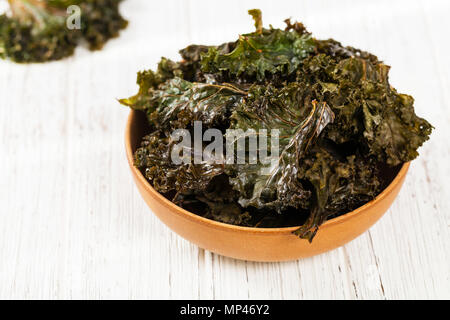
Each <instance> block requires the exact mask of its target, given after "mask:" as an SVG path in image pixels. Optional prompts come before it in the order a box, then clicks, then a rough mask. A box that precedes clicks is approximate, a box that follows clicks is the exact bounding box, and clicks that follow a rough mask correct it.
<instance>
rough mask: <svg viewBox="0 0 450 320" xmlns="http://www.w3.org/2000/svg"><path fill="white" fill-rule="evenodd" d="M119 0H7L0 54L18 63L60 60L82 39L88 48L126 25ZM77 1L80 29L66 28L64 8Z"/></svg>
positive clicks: (97, 46) (0, 17) (99, 44)
mask: <svg viewBox="0 0 450 320" xmlns="http://www.w3.org/2000/svg"><path fill="white" fill-rule="evenodd" d="M120 1H121V0H45V1H39V0H8V2H9V4H10V8H11V12H10V14H3V15H0V58H4V59H6V58H7V59H10V60H13V61H15V62H19V63H27V62H46V61H52V60H60V59H63V58H65V57H68V56H70V55H72V54H73V52H74V50H75V48H76V47H77V46H78V44H79V43H80V42H81V41H82V40H86V41H87V42H88V43H89V47H90V49H91V50H94V49H100V48H101V47H102V46H103V44H104V43H105V42H106V41H107V40H109V39H110V38H112V37H115V36H117V35H118V32H119V31H120V30H121V29H123V28H125V27H126V25H127V22H126V20H124V19H123V18H122V17H121V16H120V13H119V9H118V5H119V3H120ZM70 5H78V6H79V7H80V10H81V26H80V27H81V29H80V30H77V29H73V30H69V28H68V27H67V25H66V19H67V18H68V15H67V12H66V8H67V7H69V6H70Z"/></svg>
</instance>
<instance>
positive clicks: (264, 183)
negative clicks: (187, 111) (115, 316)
mask: <svg viewBox="0 0 450 320" xmlns="http://www.w3.org/2000/svg"><path fill="white" fill-rule="evenodd" d="M333 120H334V114H333V112H332V111H331V109H330V108H329V107H328V105H327V104H326V103H325V102H323V103H319V102H317V101H315V100H313V101H307V100H305V90H304V88H303V87H302V86H301V85H299V84H297V83H290V84H289V85H288V86H287V87H286V88H283V89H275V88H271V87H268V88H262V87H258V88H256V89H253V90H251V91H250V92H249V96H248V99H247V101H246V102H245V103H243V104H241V105H239V106H238V108H236V110H235V111H234V112H233V115H232V124H231V127H230V128H231V129H241V132H242V134H243V136H237V138H236V139H241V138H243V137H248V138H250V137H251V136H252V135H253V136H254V137H255V138H256V136H257V135H258V134H260V133H261V129H266V130H267V132H268V133H269V130H272V129H277V130H279V155H278V157H277V158H276V159H273V155H271V156H272V159H270V158H268V159H266V160H264V159H261V158H260V159H259V162H258V163H256V164H251V163H246V164H243V165H239V164H237V165H235V166H233V167H232V168H228V173H229V175H230V181H231V184H232V185H233V186H234V188H235V190H237V191H239V193H240V194H241V198H240V200H239V203H240V204H241V205H242V206H243V207H248V206H253V207H256V208H258V209H272V210H276V211H277V212H278V213H281V212H282V211H283V210H285V209H287V208H289V207H294V208H307V207H308V206H309V197H310V192H309V191H308V190H307V189H306V188H305V186H304V185H303V184H302V183H301V181H300V180H299V179H298V178H297V173H298V172H299V170H300V166H301V163H302V162H301V159H302V158H303V157H304V155H305V153H306V152H307V150H308V148H309V147H311V146H312V145H314V143H315V141H316V139H317V138H318V136H319V135H320V133H321V132H322V131H323V129H324V128H325V127H326V126H327V125H328V124H329V123H332V122H333ZM249 129H253V131H251V130H249ZM269 134H273V132H270V133H269ZM227 143H228V141H227ZM266 145H267V146H269V145H270V144H269V143H267V144H266ZM258 148H260V149H259V150H258V152H259V154H260V155H261V151H263V154H267V155H268V154H270V151H269V150H261V148H264V144H261V143H259V145H258ZM267 149H269V147H268V148H267ZM273 160H274V161H273Z"/></svg>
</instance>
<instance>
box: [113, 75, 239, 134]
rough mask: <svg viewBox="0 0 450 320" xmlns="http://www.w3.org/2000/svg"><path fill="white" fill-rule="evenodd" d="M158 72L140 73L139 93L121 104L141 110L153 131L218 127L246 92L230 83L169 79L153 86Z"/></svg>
mask: <svg viewBox="0 0 450 320" xmlns="http://www.w3.org/2000/svg"><path fill="white" fill-rule="evenodd" d="M158 75H159V73H157V74H155V73H153V72H151V71H149V72H145V73H141V74H140V75H139V77H138V78H139V80H138V81H139V82H140V84H141V87H140V88H141V89H140V92H139V93H138V94H137V95H136V96H134V97H131V98H129V99H122V100H120V102H122V103H123V104H125V105H128V106H130V107H132V108H134V109H136V110H145V111H146V113H147V117H148V119H149V123H150V124H151V126H152V127H153V128H156V129H158V130H164V131H165V132H170V129H172V130H174V129H183V128H190V127H192V126H193V124H194V121H201V122H202V125H203V126H205V127H213V126H216V127H217V126H220V125H221V124H224V123H226V122H227V121H228V119H227V116H228V115H229V114H230V112H231V110H232V109H233V108H234V107H235V106H236V105H237V104H238V103H239V102H240V101H241V100H242V98H243V96H246V95H247V93H246V92H245V91H243V90H241V89H239V88H238V87H237V86H233V85H231V84H227V83H224V84H221V85H216V84H207V83H193V82H189V81H186V80H183V79H181V78H178V77H176V78H173V79H170V80H167V81H166V82H164V83H162V84H160V85H158V86H157V88H155V87H154V85H155V84H156V83H157V82H158V81H157V80H155V79H158Z"/></svg>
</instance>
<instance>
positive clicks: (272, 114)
mask: <svg viewBox="0 0 450 320" xmlns="http://www.w3.org/2000/svg"><path fill="white" fill-rule="evenodd" d="M249 13H250V14H251V15H252V17H253V18H254V20H255V28H256V31H255V32H253V33H249V34H245V35H242V36H240V37H239V40H238V41H235V42H227V43H224V44H222V45H218V46H202V45H191V46H189V47H187V48H185V49H182V50H181V51H180V54H181V56H182V58H183V60H182V61H180V62H174V61H171V60H168V59H165V58H163V59H162V60H161V62H160V63H159V64H158V68H157V70H156V71H144V72H140V73H139V74H138V85H139V87H140V89H139V92H138V94H136V95H135V96H133V97H131V98H128V99H122V100H120V102H121V103H122V104H124V105H127V106H129V107H131V108H133V109H135V110H139V111H141V112H144V113H145V114H146V116H147V119H148V124H149V135H148V136H146V137H144V138H143V142H142V146H141V148H139V149H138V150H137V151H136V155H135V156H136V159H135V164H136V166H137V167H139V168H141V169H142V171H143V172H144V173H145V175H146V177H147V178H148V179H149V180H150V181H151V182H152V184H153V186H154V187H155V188H156V189H157V190H158V191H160V192H161V193H163V194H164V195H166V196H167V197H168V198H169V199H172V200H173V201H174V202H176V203H177V204H179V205H181V206H182V207H184V208H186V209H188V210H190V211H192V212H195V213H198V214H200V215H202V216H204V217H207V218H210V219H214V220H217V221H221V222H225V223H231V224H238V225H243V226H264V227H279V226H292V225H296V226H300V228H299V229H298V230H297V231H296V232H295V233H296V234H297V235H298V236H299V237H301V238H305V239H308V240H310V241H311V240H312V239H313V237H314V236H315V234H316V233H317V231H318V229H319V227H320V225H321V224H323V223H324V222H325V221H326V220H327V219H329V218H333V217H336V216H339V215H341V214H345V213H347V212H349V211H352V210H354V209H356V208H357V207H359V206H361V205H363V204H365V203H367V202H368V201H370V200H372V199H374V198H375V197H376V196H377V195H378V194H379V193H380V192H381V190H382V189H383V188H384V187H385V186H386V185H387V184H388V183H389V182H390V180H389V176H394V175H395V170H397V169H398V166H400V165H401V164H403V163H404V162H407V161H411V160H413V159H414V158H416V157H417V155H418V153H417V149H418V148H419V147H420V146H421V145H422V144H423V143H424V142H425V141H426V140H428V138H429V135H430V133H431V131H432V129H433V127H432V126H431V125H430V124H429V123H428V122H427V121H426V120H424V119H422V118H420V117H418V116H417V115H416V114H415V112H414V107H413V103H414V100H413V98H412V97H410V96H408V95H405V94H400V93H398V92H397V91H396V90H395V89H394V88H393V87H392V86H391V85H390V83H389V78H388V74H389V67H388V66H386V65H385V64H383V63H382V62H381V61H379V60H378V58H377V57H376V56H374V55H372V54H370V53H367V52H365V51H362V50H359V49H355V48H352V47H344V46H342V45H341V44H340V43H339V42H337V41H335V40H333V39H329V40H317V39H314V38H312V36H311V35H310V34H309V33H308V32H307V31H306V29H305V27H304V26H303V24H301V23H298V22H297V23H291V21H290V20H286V21H285V22H286V24H287V27H286V29H285V30H279V29H274V28H270V29H264V28H263V25H262V20H261V12H260V11H259V10H250V11H249ZM196 121H201V123H202V125H203V127H202V128H203V130H206V129H209V128H214V129H219V130H220V132H222V133H223V134H224V136H223V139H224V140H226V142H227V143H229V141H231V142H232V143H230V144H229V145H231V150H233V151H234V153H233V154H232V156H231V157H230V156H229V154H228V153H227V149H228V148H224V150H223V154H221V155H219V157H218V158H219V159H220V160H221V161H220V162H216V163H214V162H210V161H202V162H200V163H196V164H193V163H194V162H193V161H192V159H193V158H194V157H195V155H196V154H195V153H196V152H198V151H196V150H195V148H192V147H190V146H186V147H184V149H183V150H184V151H185V154H184V156H185V158H184V159H190V160H191V161H187V162H186V163H184V162H183V163H182V164H179V165H176V164H174V163H173V161H171V159H170V154H171V153H172V152H173V150H174V146H175V144H176V143H177V141H175V140H173V139H171V138H170V137H171V133H172V132H173V131H174V130H176V129H187V130H189V132H190V133H192V131H193V127H194V123H196ZM230 130H233V131H230ZM264 130H266V133H267V139H266V141H265V143H262V141H261V140H260V137H261V133H262V132H264ZM276 130H278V135H279V139H278V147H279V153H278V156H277V155H276V153H275V154H272V147H273V146H274V145H273V144H272V140H271V137H272V136H275V135H277V132H276ZM231 137H232V138H233V139H230V140H228V138H231ZM191 138H192V137H191ZM240 139H245V145H246V146H247V145H250V144H251V143H255V141H256V143H257V152H256V154H255V153H252V152H250V151H248V150H245V148H244V152H243V153H241V154H239V151H240V148H242V145H241V146H240V145H239V143H238V141H239V140H240ZM274 143H275V145H276V142H275V141H274ZM229 145H227V147H228V146H229ZM201 149H202V151H203V152H205V151H206V150H207V148H206V145H205V143H203V145H202V146H201ZM241 151H242V150H241ZM263 155H267V157H264V156H263ZM207 158H208V157H207ZM216 159H217V158H216ZM230 159H231V160H234V161H229V160H230ZM203 160H205V159H203ZM239 160H244V161H243V162H242V163H241V162H240V161H239ZM272 160H273V161H272ZM386 172H389V173H390V174H389V175H386V174H385V173H386Z"/></svg>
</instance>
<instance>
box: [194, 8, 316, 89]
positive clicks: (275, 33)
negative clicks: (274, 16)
mask: <svg viewBox="0 0 450 320" xmlns="http://www.w3.org/2000/svg"><path fill="white" fill-rule="evenodd" d="M249 13H250V14H251V15H252V16H253V18H254V19H255V26H257V31H256V32H254V33H249V34H244V35H241V36H239V40H238V42H237V44H236V47H235V49H234V50H233V51H232V52H230V53H222V52H221V50H220V49H219V48H216V47H210V48H209V49H208V52H207V53H204V54H203V55H202V59H201V69H202V71H203V72H205V73H226V74H229V75H230V76H232V77H236V78H239V77H244V76H245V77H256V79H257V80H258V81H263V80H264V79H265V77H266V76H267V75H268V74H275V73H282V74H283V75H288V74H291V73H293V72H294V71H295V70H296V69H297V67H298V66H299V65H300V64H301V62H302V61H303V59H305V58H306V57H308V56H309V55H310V54H312V53H313V52H314V48H315V43H314V40H313V39H312V37H311V35H310V34H309V33H306V32H304V31H303V32H302V33H299V32H297V31H296V30H291V29H288V30H280V29H273V28H271V29H263V28H262V22H261V12H260V11H259V10H256V11H255V10H250V11H249Z"/></svg>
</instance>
